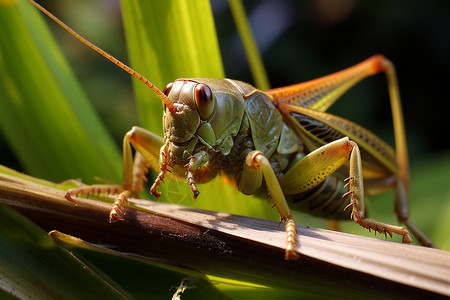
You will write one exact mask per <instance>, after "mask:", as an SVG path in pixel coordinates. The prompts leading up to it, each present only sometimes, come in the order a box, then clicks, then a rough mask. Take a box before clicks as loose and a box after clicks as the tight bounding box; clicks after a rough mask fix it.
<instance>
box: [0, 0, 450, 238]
mask: <svg viewBox="0 0 450 300" xmlns="http://www.w3.org/2000/svg"><path fill="white" fill-rule="evenodd" d="M211 3H212V7H213V10H214V15H215V22H216V28H217V32H218V38H219V43H220V48H221V52H222V58H223V61H224V67H225V73H226V75H227V77H229V78H233V79H239V80H243V81H247V82H250V83H252V78H251V76H250V73H249V70H248V67H247V63H246V58H245V56H244V52H243V50H242V46H241V43H240V40H239V37H238V35H237V33H236V29H235V25H234V21H233V20H232V17H231V14H230V11H229V7H228V3H227V2H226V1H214V0H213V1H211ZM42 4H44V5H45V7H46V8H48V9H49V10H50V11H52V12H53V13H54V14H55V15H57V16H58V17H60V18H61V19H63V20H64V21H65V22H66V23H67V24H69V25H70V26H71V27H72V28H74V29H75V30H77V31H78V32H80V33H81V34H82V35H83V36H84V37H86V38H87V39H88V40H90V41H92V42H94V43H95V44H96V45H98V46H99V47H101V48H103V49H105V50H107V51H109V52H110V53H111V54H113V55H114V56H116V57H117V58H119V59H123V60H124V61H125V62H126V61H127V54H126V45H125V41H124V37H123V29H122V27H121V26H122V25H121V24H122V23H121V15H120V4H119V1H118V0H102V1H100V0H98V1H88V0H80V1H75V0H70V1H64V2H61V1H43V2H42ZM244 4H245V5H246V10H247V13H248V16H249V19H250V22H251V24H252V28H253V30H254V34H255V37H256V40H257V43H258V45H259V47H260V51H261V54H262V57H263V61H264V63H265V66H266V69H267V72H268V75H269V79H270V82H271V85H272V87H279V86H285V85H288V84H293V83H297V82H302V81H306V80H309V79H313V78H316V77H320V76H322V75H326V74H330V73H333V72H335V71H338V70H341V69H343V68H346V67H349V66H351V65H354V64H356V63H358V62H360V61H362V60H364V59H366V58H368V57H369V56H371V55H373V54H377V53H381V54H384V55H385V56H386V57H388V58H389V59H391V60H392V61H393V62H394V64H395V66H396V68H397V73H398V77H399V84H400V90H401V95H402V100H403V108H404V113H405V123H406V130H407V139H408V147H409V151H410V163H411V168H412V178H411V184H412V190H413V192H412V193H411V202H412V203H413V209H412V216H413V220H414V219H416V220H417V219H418V218H420V217H421V214H433V211H436V210H439V209H440V208H441V207H436V206H434V207H427V203H428V202H427V201H426V196H427V195H429V194H430V193H432V192H436V191H434V190H433V191H430V188H432V189H436V188H438V189H439V191H438V192H439V195H440V196H443V197H442V203H441V204H442V209H443V210H445V209H446V208H447V207H449V204H448V201H449V199H450V187H449V184H448V183H449V178H450V177H449V176H450V159H449V155H450V148H449V141H448V139H447V132H446V131H447V129H448V128H449V126H448V124H447V122H448V117H447V115H448V113H447V110H446V107H445V105H446V101H445V100H446V99H447V96H446V87H445V86H446V84H447V83H446V80H447V78H448V72H449V70H450V57H449V55H448V53H450V52H449V47H450V39H449V38H448V30H449V28H450V18H449V17H450V2H448V1H445V0H443V1H427V2H425V1H387V0H385V1H376V2H375V1H370V2H369V1H354V0H339V1H337V0H334V1H333V0H329V1H326V0H316V1H287V0H286V1H279V0H271V1H245V3H244ZM48 23H49V25H50V26H51V27H53V28H54V30H53V32H54V34H55V35H56V36H57V40H58V41H59V44H60V46H61V47H62V48H63V50H64V52H65V53H66V55H67V57H68V59H69V61H70V63H71V66H72V67H73V69H74V70H75V72H76V74H77V77H78V78H79V80H80V81H81V83H82V85H83V87H84V88H85V91H86V92H87V94H88V96H89V98H90V100H91V101H92V103H93V104H94V106H95V107H96V110H97V111H98V113H99V114H100V116H101V118H102V120H103V121H104V123H105V125H106V127H107V128H108V130H109V131H110V132H111V133H112V134H113V136H114V139H115V142H116V143H117V145H118V146H119V147H120V145H121V141H122V138H123V135H124V133H125V132H126V131H128V130H129V129H130V128H131V126H133V125H136V124H137V119H138V118H137V113H136V108H135V103H134V100H133V92H132V87H131V80H130V76H129V75H127V74H125V73H124V72H122V71H120V70H117V68H115V67H114V66H113V67H111V64H110V63H109V62H107V61H106V60H105V59H104V58H103V57H101V56H99V55H97V54H95V53H94V52H93V51H92V50H90V49H88V48H87V47H86V46H84V45H82V44H81V43H80V42H79V41H77V40H76V39H74V38H73V37H72V36H70V35H68V34H67V33H66V32H64V31H62V30H61V29H56V28H55V27H56V25H55V24H53V23H51V22H48ZM204 43H205V44H207V43H208V40H205V41H204ZM149 74H150V75H149V76H148V77H149V79H150V80H151V72H150V73H149ZM160 88H161V89H162V88H164V87H162V86H161V87H160ZM330 112H332V113H335V114H337V115H340V116H344V117H347V118H349V119H351V120H353V121H355V122H357V123H360V124H362V125H364V126H366V127H367V128H369V129H371V130H372V131H374V132H375V133H377V134H378V135H380V136H381V137H382V138H384V139H385V140H387V141H388V142H392V141H393V134H392V125H391V117H390V116H391V113H390V107H389V101H388V97H387V90H386V86H385V79H384V77H383V76H376V77H374V78H371V79H367V80H365V81H364V82H362V83H361V84H359V85H358V86H356V87H355V88H354V89H352V90H351V91H350V92H349V93H348V94H346V95H345V96H344V97H343V99H342V100H341V101H339V102H338V103H337V104H336V105H334V106H333V107H332V108H331V109H330ZM8 130H14V128H9V129H8ZM0 138H1V137H0ZM391 144H392V143H391ZM0 157H1V160H0V163H1V164H4V165H6V166H9V167H12V168H14V169H17V170H22V171H25V172H26V171H27V170H26V169H24V168H23V167H22V166H21V164H20V162H19V161H18V160H17V159H16V157H15V156H14V154H13V152H12V151H11V149H10V148H9V146H8V145H7V144H6V143H5V142H4V139H3V138H2V139H1V142H0ZM415 170H419V171H415ZM425 170H426V171H427V172H428V173H427V174H426V175H424V174H418V173H423V172H424V171H425ZM416 178H417V179H416ZM419 178H420V179H419ZM424 178H426V179H427V180H428V181H426V180H424ZM51 179H52V180H64V179H66V178H56V179H55V178H51ZM431 184H432V185H431ZM387 197H392V194H391V195H390V196H389V195H388V196H387ZM389 201H390V200H389ZM375 202H376V201H372V202H371V205H372V204H373V206H376V203H375ZM380 202H381V201H380ZM383 203H384V204H383V205H384V209H386V207H387V209H388V210H389V212H390V211H391V210H392V208H391V207H392V204H391V203H392V202H383ZM416 203H418V204H416ZM439 205H440V204H439ZM422 208H423V209H422ZM414 209H416V212H415V210H414ZM447 210H448V209H447ZM417 211H418V212H417ZM385 213H386V212H385ZM447 215H449V214H447ZM429 217H430V218H428V219H427V220H434V219H433V215H431V216H429ZM301 218H303V219H302V220H300V219H298V222H299V223H300V224H304V225H311V224H310V223H308V222H309V221H308V220H306V218H308V217H306V216H302V217H301ZM303 220H305V221H303ZM393 220H395V218H393ZM394 222H395V221H394ZM434 222H435V223H433V224H426V225H422V228H423V226H425V227H427V226H428V227H429V228H424V229H425V230H426V229H429V230H430V231H432V229H433V228H436V227H437V226H441V225H439V224H441V223H440V222H441V220H439V219H437V218H436V220H434ZM348 223H350V222H348ZM419 223H420V222H419ZM442 224H444V223H442ZM345 226H347V225H345ZM349 226H350V227H356V226H354V225H353V224H351V225H349ZM446 232H447V233H448V230H447V231H446ZM442 243H444V244H446V245H447V244H450V242H449V240H448V238H447V242H442Z"/></svg>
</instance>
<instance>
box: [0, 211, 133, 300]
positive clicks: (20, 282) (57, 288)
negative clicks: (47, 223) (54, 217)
mask: <svg viewBox="0 0 450 300" xmlns="http://www.w3.org/2000/svg"><path fill="white" fill-rule="evenodd" d="M0 215H1V218H0V278H1V282H0V288H1V289H3V290H4V291H6V292H7V293H9V294H11V295H14V296H16V297H19V298H22V299H24V298H34V299H50V298H53V299H56V298H61V297H64V298H66V299H87V298H93V299H95V298H97V299H100V298H102V299H106V298H108V299H124V298H127V296H128V293H127V292H125V291H124V290H123V289H122V288H121V287H120V286H119V285H117V283H115V282H114V281H112V280H110V279H109V278H108V277H107V276H106V275H104V274H103V273H101V272H99V271H98V270H96V271H95V272H94V271H93V270H92V269H91V268H90V267H88V266H87V265H86V264H84V263H83V262H81V261H80V260H79V259H78V258H77V257H75V256H74V255H73V254H72V253H71V252H68V251H66V250H64V249H62V248H60V247H59V246H57V245H56V244H55V243H54V242H53V240H52V239H50V238H49V237H48V236H47V233H46V232H44V231H43V230H41V229H39V228H38V227H37V226H36V225H34V224H33V223H31V222H30V221H28V220H27V219H25V218H24V217H22V216H21V215H19V214H18V213H16V212H14V211H13V210H11V209H9V208H6V207H4V206H3V205H2V206H0ZM80 287H82V288H80Z"/></svg>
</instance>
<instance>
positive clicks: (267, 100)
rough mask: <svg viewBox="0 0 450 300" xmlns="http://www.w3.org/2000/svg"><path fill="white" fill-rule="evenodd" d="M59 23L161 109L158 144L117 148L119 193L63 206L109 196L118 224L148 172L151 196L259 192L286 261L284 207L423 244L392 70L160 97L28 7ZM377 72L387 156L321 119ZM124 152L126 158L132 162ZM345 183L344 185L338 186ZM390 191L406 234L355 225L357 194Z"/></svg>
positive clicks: (380, 65)
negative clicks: (384, 103)
mask: <svg viewBox="0 0 450 300" xmlns="http://www.w3.org/2000/svg"><path fill="white" fill-rule="evenodd" d="M29 2H31V3H32V4H33V5H34V6H36V7H37V8H38V9H39V10H41V11H42V12H44V13H45V14H47V15H48V16H49V17H50V18H52V19H53V20H54V21H56V22H57V23H58V24H59V25H61V26H62V27H63V28H65V29H66V30H67V31H69V32H70V33H71V34H72V35H74V36H75V37H77V38H78V39H79V40H80V41H81V42H83V43H84V44H86V45H87V46H89V47H91V48H92V49H94V50H95V51H97V52H98V53H100V54H101V55H103V56H104V57H106V58H107V59H108V60H110V61H112V62H113V63H115V64H116V65H117V66H119V67H120V68H122V69H123V70H125V71H126V72H128V73H130V74H131V75H132V76H134V77H136V78H138V79H139V80H140V81H142V82H143V83H144V84H146V85H147V86H148V87H149V88H150V89H151V90H152V91H153V92H154V93H156V95H158V97H159V98H160V99H161V101H162V102H163V104H164V116H163V128H164V138H161V137H160V136H158V135H156V134H153V133H152V132H149V131H147V130H145V129H143V128H140V127H133V128H132V129H131V130H130V131H129V132H128V133H127V134H126V135H125V137H124V140H123V185H95V186H88V187H82V188H76V189H71V190H69V191H68V192H67V194H66V198H67V199H68V200H70V201H73V199H72V196H76V195H78V194H89V193H116V194H118V196H117V198H116V200H115V202H114V203H113V206H112V210H111V213H110V220H111V221H115V220H122V219H123V212H122V206H123V205H124V203H127V201H128V199H129V198H130V197H131V196H132V195H137V193H138V190H139V189H140V188H141V187H142V179H141V178H142V176H143V175H144V174H145V173H146V172H147V171H148V167H151V168H153V169H155V170H159V171H160V173H159V175H158V177H157V178H156V180H155V181H154V183H153V185H152V187H151V189H150V192H151V194H153V195H154V196H155V197H156V198H158V197H159V196H160V195H161V194H160V193H159V192H158V191H157V189H158V186H159V184H160V183H161V182H162V181H163V180H164V178H165V177H166V175H167V174H168V172H170V173H171V174H172V177H173V178H175V179H178V180H187V182H188V183H189V185H190V188H191V190H192V192H193V196H194V198H197V197H198V195H199V191H198V188H197V184H201V183H206V182H208V181H210V180H212V179H213V178H214V177H216V176H217V175H218V174H221V175H224V176H227V177H228V178H230V179H231V180H232V181H233V182H234V183H235V184H236V186H237V187H238V189H239V191H241V192H242V193H244V194H246V195H251V194H255V193H257V192H258V191H259V190H261V189H262V188H264V187H266V188H267V191H268V193H269V196H270V197H271V198H272V200H273V201H274V203H275V206H276V208H277V210H278V212H279V213H280V216H281V220H282V221H285V222H286V233H287V246H286V254H285V258H286V259H295V258H297V257H298V254H297V252H296V247H297V231H296V225H295V221H294V219H293V217H292V214H291V210H290V207H292V208H294V209H296V210H300V211H304V212H307V213H309V214H312V215H315V216H319V217H323V218H330V219H345V218H352V219H353V220H354V221H355V222H356V223H358V224H359V225H361V226H362V227H364V228H367V229H369V230H375V231H376V232H380V233H384V234H385V235H387V234H389V235H390V236H391V237H392V233H396V234H398V235H401V236H402V242H403V243H412V240H411V237H410V235H409V232H411V233H412V234H413V235H414V236H415V237H416V238H417V239H418V240H419V242H420V243H422V244H423V245H426V246H433V244H432V242H431V241H430V240H429V239H428V238H427V237H426V236H425V235H424V234H423V233H422V232H421V231H420V230H419V229H418V228H416V227H415V226H414V225H413V224H412V223H411V222H410V221H409V220H408V204H407V202H408V201H407V199H408V192H407V191H408V181H409V178H408V177H409V175H408V174H409V170H408V154H407V148H406V138H405V130H404V125H403V117H402V109H401V103H400V95H399V90H398V85H397V78H396V73H395V68H394V66H393V64H392V63H391V62H390V61H389V60H388V59H386V58H385V57H383V56H382V55H376V56H373V57H371V58H369V59H367V60H365V61H363V62H361V63H359V64H357V65H355V66H353V67H350V68H348V69H345V70H343V71H340V72H337V73H335V74H331V75H328V76H325V77H322V78H319V79H316V80H311V81H308V82H305V83H300V84H295V85H291V86H287V87H282V88H277V89H272V90H269V91H265V92H263V91H260V90H258V89H256V88H254V87H253V86H251V85H249V84H247V83H244V82H241V81H237V80H231V79H210V78H199V79H178V80H176V81H174V82H172V83H169V84H168V85H167V86H166V87H165V89H164V90H163V91H162V92H161V91H160V90H159V89H158V88H157V87H155V86H154V85H153V84H152V83H151V82H150V81H149V80H147V79H146V78H144V77H143V76H142V75H140V74H139V73H137V72H135V71H134V70H132V69H131V68H129V67H128V66H126V65H125V64H123V63H122V62H120V61H119V60H117V59H116V58H114V57H112V56H111V55H110V54H108V53H106V52H105V51H103V50H101V49H99V48H98V47H97V46H95V45H93V44H92V43H90V42H89V41H87V40H85V39H84V38H83V37H81V36H80V35H79V34H78V33H76V32H75V31H73V30H72V29H71V28H70V27H68V26H67V25H65V24H64V23H62V22H61V21H60V20H59V19H57V18H56V17H55V16H53V15H52V14H51V13H49V12H48V11H47V10H45V9H44V8H42V7H41V6H40V5H39V4H37V3H35V2H34V1H33V0H29ZM380 72H384V73H385V75H386V77H387V84H388V89H389V94H390V101H391V108H392V114H393V120H394V133H395V144H396V152H394V150H393V149H392V148H391V147H390V146H388V145H387V144H386V143H385V142H384V141H383V140H381V139H380V138H378V137H377V136H376V135H374V134H373V133H371V132H370V131H368V130H367V129H365V128H363V127H361V126H359V125H357V124H355V123H353V122H350V121H348V120H345V119H343V118H340V117H338V116H334V115H331V114H328V113H326V112H325V111H326V110H327V109H328V108H329V107H330V106H331V105H332V104H333V103H334V102H335V101H336V100H337V99H338V98H339V97H340V96H341V95H342V94H344V93H345V92H346V91H347V90H348V89H350V88H351V87H352V86H353V85H355V84H356V83H358V82H359V81H361V80H362V79H364V78H366V77H368V76H371V75H374V74H377V73H380ZM132 147H133V148H134V149H135V150H136V154H135V157H134V158H133V154H132ZM345 182H346V183H345ZM391 188H394V189H395V190H396V197H395V212H396V214H397V217H398V220H399V222H400V223H403V224H405V225H406V227H407V228H408V229H406V228H404V227H399V226H394V225H390V224H386V223H382V222H379V221H377V220H373V219H369V218H366V217H365V198H364V196H365V194H375V193H380V192H383V191H386V190H388V189H391Z"/></svg>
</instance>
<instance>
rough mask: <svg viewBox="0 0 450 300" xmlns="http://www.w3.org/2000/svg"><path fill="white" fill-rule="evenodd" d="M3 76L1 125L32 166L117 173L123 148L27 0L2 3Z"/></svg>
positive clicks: (64, 174) (64, 173) (66, 174)
mask: <svg viewBox="0 0 450 300" xmlns="http://www.w3.org/2000/svg"><path fill="white" fill-rule="evenodd" d="M0 77H1V78H2V80H0V99H1V101H0V130H1V133H2V135H3V136H4V138H5V139H6V141H7V142H8V144H9V145H10V146H11V148H13V149H14V152H15V154H16V155H17V157H18V158H19V160H20V161H21V163H22V164H23V166H24V168H25V169H26V170H27V171H28V173H30V174H32V175H35V176H37V177H41V178H46V179H51V180H64V179H67V178H79V177H81V178H83V179H84V180H86V181H88V182H91V181H92V179H93V177H94V176H100V177H103V178H108V179H110V180H115V181H118V180H119V178H120V155H119V152H118V150H117V147H116V146H115V145H114V143H113V142H112V140H111V138H110V136H109V134H108V133H107V131H106V129H105V128H104V127H103V125H102V124H101V123H100V121H99V119H98V117H97V115H96V113H95V112H94V110H93V109H92V107H91V105H90V104H89V102H88V100H87V99H86V97H85V95H84V94H83V92H82V90H81V88H80V86H79V85H78V83H77V82H76V80H75V78H74V76H73V74H72V71H71V69H70V67H69V66H68V64H67V62H65V59H64V58H63V56H62V54H61V53H60V50H59V48H58V46H57V44H56V43H55V41H54V40H53V38H52V37H51V36H50V33H49V31H48V29H47V28H46V26H45V24H44V22H43V20H42V15H41V13H40V12H38V11H37V10H36V8H34V7H32V6H31V5H30V3H28V2H27V1H23V0H20V1H17V2H16V1H11V2H10V3H7V2H4V3H0Z"/></svg>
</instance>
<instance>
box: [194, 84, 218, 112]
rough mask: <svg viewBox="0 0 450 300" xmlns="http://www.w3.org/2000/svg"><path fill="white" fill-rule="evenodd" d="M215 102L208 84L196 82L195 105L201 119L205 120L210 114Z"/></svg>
mask: <svg viewBox="0 0 450 300" xmlns="http://www.w3.org/2000/svg"><path fill="white" fill-rule="evenodd" d="M215 104H216V101H215V98H214V95H213V93H212V91H211V89H210V88H209V86H207V85H206V84H204V83H199V84H197V86H196V87H195V105H196V106H197V111H198V114H199V115H200V118H201V119H202V120H207V119H208V118H209V117H210V116H211V114H212V112H213V111H214V108H215Z"/></svg>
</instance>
